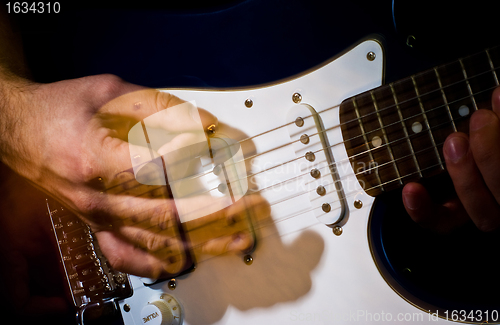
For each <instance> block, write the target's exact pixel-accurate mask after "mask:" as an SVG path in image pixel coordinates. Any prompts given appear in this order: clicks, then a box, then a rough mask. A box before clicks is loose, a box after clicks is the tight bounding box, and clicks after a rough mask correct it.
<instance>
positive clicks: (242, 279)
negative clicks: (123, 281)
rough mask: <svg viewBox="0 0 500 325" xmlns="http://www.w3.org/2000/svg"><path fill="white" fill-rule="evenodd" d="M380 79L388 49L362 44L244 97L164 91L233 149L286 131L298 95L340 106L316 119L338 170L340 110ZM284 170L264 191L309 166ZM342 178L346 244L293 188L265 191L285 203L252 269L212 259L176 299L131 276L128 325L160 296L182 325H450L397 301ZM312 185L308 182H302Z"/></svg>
mask: <svg viewBox="0 0 500 325" xmlns="http://www.w3.org/2000/svg"><path fill="white" fill-rule="evenodd" d="M369 52H373V53H374V54H375V56H376V58H375V60H372V61H370V60H368V59H367V53H369ZM382 75H383V51H382V48H381V46H380V44H379V43H378V42H375V41H365V42H362V43H361V44H359V45H358V46H356V47H354V48H352V49H351V50H350V51H348V52H346V53H345V54H344V55H342V56H340V57H338V58H336V59H335V60H333V61H331V62H330V63H328V64H326V65H325V66H323V67H321V68H319V69H317V70H315V71H312V72H310V73H307V74H305V75H303V76H301V77H299V78H297V79H293V80H289V81H285V82H282V83H279V84H275V85H270V86H264V87H262V88H255V89H245V90H225V91H224V90H209V91H199V90H168V91H169V92H171V93H173V94H175V95H177V96H178V97H180V98H182V99H184V100H188V101H192V100H194V101H196V104H197V105H198V106H199V107H201V108H204V109H206V110H208V111H210V112H212V113H213V114H215V115H216V116H217V117H218V118H219V122H220V124H221V129H220V132H221V133H224V134H226V135H228V136H230V137H232V138H234V139H235V140H241V139H244V138H247V137H249V136H253V135H256V134H260V133H263V132H265V131H267V130H270V129H274V128H277V127H279V126H281V125H284V124H286V123H287V122H288V121H287V114H288V112H289V111H290V110H291V108H292V107H293V106H294V105H297V104H295V103H294V102H293V101H292V95H293V94H294V93H300V94H301V95H302V102H301V104H309V105H310V106H312V107H313V108H314V109H315V110H316V111H317V112H320V111H323V110H325V109H327V108H330V107H336V108H335V109H331V110H328V111H326V112H325V113H321V114H320V116H321V118H322V121H323V123H324V127H325V129H330V128H332V127H333V129H332V130H330V131H328V132H327V138H328V141H329V142H330V145H332V146H333V147H332V153H333V156H334V159H335V161H336V162H339V163H341V162H342V161H344V160H345V159H346V158H347V156H346V152H345V149H344V146H343V144H342V136H341V131H340V128H338V127H337V128H334V127H335V125H338V123H339V116H338V114H339V111H338V105H339V104H340V103H341V102H342V100H343V99H345V98H347V97H349V96H352V95H355V94H357V93H360V92H362V91H365V90H368V89H371V88H374V87H377V86H379V85H380V84H381V82H382ZM247 99H251V100H252V101H253V106H252V107H251V108H247V107H246V106H245V100H247ZM289 142H290V134H289V132H288V130H287V128H286V127H285V128H280V129H278V130H276V131H274V132H271V133H268V134H266V135H263V136H260V137H256V138H254V139H253V140H252V141H251V143H250V145H247V146H245V147H243V149H244V153H245V156H247V155H249V152H250V154H254V153H260V152H264V151H267V150H270V149H273V148H276V147H279V146H281V145H283V144H286V143H289ZM252 147H253V148H252ZM296 157H297V156H296V153H295V150H294V147H293V146H285V147H283V148H281V149H279V150H275V151H272V152H271V153H269V154H265V155H261V156H258V157H257V158H255V159H252V161H251V169H250V171H251V172H256V171H259V170H264V169H266V168H269V167H271V166H273V165H278V164H280V163H283V162H287V161H289V160H292V159H295V158H296ZM287 166H288V168H290V169H287V168H281V169H279V170H276V169H274V170H273V171H272V172H267V173H265V176H262V177H260V178H257V181H258V182H261V183H257V185H258V187H259V188H263V187H266V186H268V185H270V184H273V182H274V183H276V182H281V181H282V180H283V179H286V178H287V177H289V176H290V175H298V174H300V173H301V172H302V173H303V172H304V171H303V170H302V171H301V170H300V168H301V167H302V168H305V169H307V168H309V167H308V165H307V161H305V159H304V158H303V157H302V158H301V159H298V160H295V161H294V162H293V163H289V164H287ZM304 166H305V167H304ZM305 171H306V172H307V170H305ZM339 174H340V177H341V178H342V179H343V185H344V190H345V194H346V196H347V204H348V206H347V208H348V219H347V222H346V223H345V225H343V233H342V235H340V236H336V235H334V234H333V232H332V229H331V228H329V227H327V226H326V225H325V224H323V223H322V222H320V221H319V220H318V218H317V216H316V214H315V212H314V211H313V210H312V209H311V201H310V198H309V195H308V194H304V195H298V196H296V197H293V198H292V199H288V200H287V199H286V198H287V197H291V196H294V194H296V192H294V191H296V190H297V189H296V188H295V187H294V186H290V187H288V188H282V189H281V190H277V189H276V190H268V191H263V192H262V193H261V194H262V195H263V196H264V197H265V198H266V199H267V200H268V201H269V202H270V203H271V204H273V202H278V201H279V202H280V203H278V204H274V205H272V210H271V216H272V218H273V221H274V224H271V225H269V226H267V227H264V228H263V229H260V232H259V236H260V237H259V239H258V248H257V249H256V251H255V252H254V253H252V256H253V259H254V261H253V264H252V265H246V264H245V263H243V260H242V257H241V256H235V255H225V256H219V257H214V258H210V259H207V260H204V261H201V262H200V263H198V264H197V268H196V270H195V271H194V272H192V273H190V274H188V275H185V276H182V277H179V278H177V287H176V289H175V290H169V289H168V287H167V283H166V282H163V283H161V284H157V285H154V286H152V287H146V286H144V285H143V284H142V282H141V279H139V278H137V277H133V276H132V277H131V280H132V284H133V288H134V295H133V296H132V297H131V298H128V299H125V300H123V301H120V308H122V315H123V319H124V322H125V324H126V325H133V324H135V325H140V324H144V322H143V319H142V318H141V310H142V308H143V307H144V306H145V305H146V304H147V303H148V302H151V301H153V300H156V299H158V296H159V295H160V294H161V293H162V292H165V293H168V294H170V295H172V296H174V297H175V298H176V299H177V300H178V301H179V303H180V304H181V305H182V307H183V312H184V324H189V325H198V324H238V325H243V324H248V325H255V324H273V325H278V324H351V323H353V322H354V323H356V322H358V323H360V324H372V323H373V324H381V323H387V322H394V323H402V322H405V323H409V324H425V323H431V322H432V323H444V322H445V320H443V319H439V320H438V319H436V318H435V317H432V316H431V315H429V314H428V313H426V312H423V311H421V310H419V309H417V308H416V307H414V306H412V305H411V304H409V303H408V302H406V301H405V300H404V299H402V298H401V297H400V296H398V294H396V293H395V292H394V291H393V290H392V289H391V288H390V287H389V286H388V284H387V283H386V282H385V281H384V279H383V278H382V276H381V275H380V274H379V272H378V270H377V268H376V266H375V264H374V262H373V260H372V256H371V254H370V250H369V244H368V240H367V227H368V218H369V212H370V209H371V206H372V203H373V198H371V197H369V196H367V195H366V194H365V193H364V192H363V191H362V189H361V187H360V186H359V185H358V182H357V181H356V178H355V176H354V173H353V170H352V169H351V168H350V167H349V165H348V164H344V165H343V166H340V168H339ZM310 180H311V177H310V176H309V175H308V174H306V175H305V176H303V178H302V179H301V180H299V182H302V183H301V184H304V183H306V182H308V181H310ZM330 180H331V179H330ZM263 182H269V184H262V183H263ZM277 188H279V187H277ZM297 188H298V186H297ZM355 200H361V201H362V203H363V207H362V208H361V209H356V208H355V207H354V206H353V202H354V201H355ZM125 304H128V306H130V311H129V312H125V311H123V306H124V305H125ZM400 318H402V319H400ZM146 324H147V323H146Z"/></svg>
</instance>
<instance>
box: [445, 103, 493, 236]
mask: <svg viewBox="0 0 500 325" xmlns="http://www.w3.org/2000/svg"><path fill="white" fill-rule="evenodd" d="M478 112H479V111H478ZM490 113H491V112H490ZM491 114H492V113H491ZM471 132H473V131H471ZM476 136H477V134H476ZM471 141H472V138H471ZM476 141H477V138H476ZM473 150H474V149H472V150H471V146H470V143H469V139H468V138H467V136H466V135H465V134H463V133H455V134H452V135H450V136H449V137H448V138H447V139H446V141H445V144H444V147H443V153H444V157H445V160H446V168H447V170H448V173H449V174H450V177H451V179H452V181H453V185H454V187H455V190H456V193H457V195H458V197H459V198H460V201H461V202H462V204H463V206H464V208H465V210H466V211H467V213H468V214H469V216H470V218H471V219H472V221H473V222H474V223H475V224H476V226H477V227H478V228H479V229H481V230H483V231H490V230H493V229H494V228H496V227H497V226H498V225H499V221H500V218H499V213H500V207H499V206H498V204H497V202H496V200H495V198H494V197H493V196H492V194H491V192H490V189H488V187H487V186H486V184H485V182H484V180H483V178H484V179H485V177H487V176H486V175H484V174H483V175H482V174H481V172H480V171H479V169H478V167H477V166H476V162H475V156H473Z"/></svg>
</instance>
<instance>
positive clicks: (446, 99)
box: [434, 68, 457, 132]
mask: <svg viewBox="0 0 500 325" xmlns="http://www.w3.org/2000/svg"><path fill="white" fill-rule="evenodd" d="M434 73H435V74H436V78H437V82H438V85H439V90H440V91H441V96H442V97H443V101H444V106H446V111H447V112H448V116H449V117H450V120H451V125H452V126H453V131H454V132H457V126H456V125H455V122H453V116H452V115H451V110H450V104H449V103H448V98H446V94H445V92H444V89H443V84H442V83H441V78H440V77H439V72H438V71H437V68H434Z"/></svg>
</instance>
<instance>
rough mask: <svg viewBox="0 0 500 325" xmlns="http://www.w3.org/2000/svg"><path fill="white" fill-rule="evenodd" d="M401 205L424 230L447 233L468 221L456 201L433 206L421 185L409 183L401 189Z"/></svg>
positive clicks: (464, 212)
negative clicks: (402, 204)
mask: <svg viewBox="0 0 500 325" xmlns="http://www.w3.org/2000/svg"><path fill="white" fill-rule="evenodd" d="M403 203H404V206H405V209H406V211H407V213H408V214H409V215H410V217H411V218H412V219H413V220H414V221H415V222H417V223H419V224H420V225H421V226H423V227H424V228H428V229H432V230H435V231H437V232H440V233H447V232H450V231H451V230H453V229H454V228H456V227H459V226H461V225H463V224H464V223H466V222H467V221H468V220H469V217H468V215H467V213H466V211H465V209H464V208H463V206H462V204H461V203H460V201H459V200H458V199H453V200H449V201H447V202H446V203H444V204H435V203H434V202H433V201H432V199H431V197H430V196H429V193H428V192H427V190H426V189H425V187H424V186H423V185H422V184H419V183H409V184H407V185H406V186H405V187H404V188H403Z"/></svg>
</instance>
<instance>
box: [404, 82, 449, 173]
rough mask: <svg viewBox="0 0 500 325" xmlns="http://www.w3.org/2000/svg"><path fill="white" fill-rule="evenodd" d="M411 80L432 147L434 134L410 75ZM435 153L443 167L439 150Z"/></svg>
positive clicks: (434, 143) (415, 84) (434, 142)
mask: <svg viewBox="0 0 500 325" xmlns="http://www.w3.org/2000/svg"><path fill="white" fill-rule="evenodd" d="M411 80H412V82H413V88H415V94H416V95H417V99H418V104H419V106H420V109H421V110H422V117H423V119H424V122H425V125H427V129H428V130H429V135H430V136H431V142H432V144H433V145H434V147H435V146H436V141H435V140H434V135H433V134H432V132H431V127H430V125H429V121H428V120H427V114H425V109H424V105H423V104H422V100H421V97H420V95H419V93H418V88H417V83H416V81H415V77H414V76H412V77H411ZM435 154H436V156H437V158H438V161H439V163H440V164H441V169H444V167H443V166H442V165H443V162H442V161H441V157H440V156H439V151H438V150H437V149H436V150H435Z"/></svg>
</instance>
